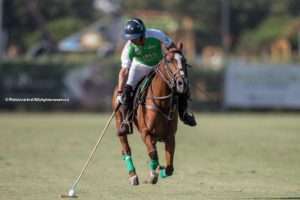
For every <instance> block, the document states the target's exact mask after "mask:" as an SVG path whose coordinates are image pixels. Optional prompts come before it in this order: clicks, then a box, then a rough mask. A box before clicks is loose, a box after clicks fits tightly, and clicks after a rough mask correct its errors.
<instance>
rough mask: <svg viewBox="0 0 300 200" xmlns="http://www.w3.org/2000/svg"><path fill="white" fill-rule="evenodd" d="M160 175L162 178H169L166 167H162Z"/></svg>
mask: <svg viewBox="0 0 300 200" xmlns="http://www.w3.org/2000/svg"><path fill="white" fill-rule="evenodd" d="M159 176H160V178H167V177H168V175H167V172H166V169H165V168H162V169H160V170H159Z"/></svg>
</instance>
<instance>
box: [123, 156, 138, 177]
mask: <svg viewBox="0 0 300 200" xmlns="http://www.w3.org/2000/svg"><path fill="white" fill-rule="evenodd" d="M123 160H124V161H125V165H126V168H127V171H128V172H129V173H130V172H134V171H135V168H134V165H133V161H132V158H131V156H130V155H123Z"/></svg>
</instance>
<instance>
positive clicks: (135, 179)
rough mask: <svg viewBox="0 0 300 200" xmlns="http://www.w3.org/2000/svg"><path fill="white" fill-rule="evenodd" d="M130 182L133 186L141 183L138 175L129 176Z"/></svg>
mask: <svg viewBox="0 0 300 200" xmlns="http://www.w3.org/2000/svg"><path fill="white" fill-rule="evenodd" d="M129 183H130V185H133V186H136V185H139V177H138V176H137V175H134V176H131V177H129Z"/></svg>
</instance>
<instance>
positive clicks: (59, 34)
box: [24, 17, 87, 47]
mask: <svg viewBox="0 0 300 200" xmlns="http://www.w3.org/2000/svg"><path fill="white" fill-rule="evenodd" d="M86 24H87V23H86V22H84V21H82V20H80V19H76V18H71V17H66V18H60V19H57V20H53V21H50V22H49V23H48V24H47V25H46V27H47V29H48V30H49V32H50V33H51V34H52V35H53V37H54V38H53V39H54V41H56V42H58V41H59V40H61V39H63V38H64V37H67V36H69V35H71V34H74V33H75V32H77V31H80V29H81V28H83V27H84V26H85V25H86ZM41 34H42V33H41V32H40V31H38V30H37V31H35V32H33V33H30V34H26V36H25V38H24V40H25V44H26V46H27V47H30V46H32V45H34V44H36V43H37V42H38V41H40V40H41V38H42V35H41Z"/></svg>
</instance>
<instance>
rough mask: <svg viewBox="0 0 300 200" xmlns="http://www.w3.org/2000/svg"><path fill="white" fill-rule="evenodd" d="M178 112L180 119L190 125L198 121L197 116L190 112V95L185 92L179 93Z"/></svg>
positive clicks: (194, 124)
mask: <svg viewBox="0 0 300 200" xmlns="http://www.w3.org/2000/svg"><path fill="white" fill-rule="evenodd" d="M178 104H179V105H178V112H179V118H180V120H181V121H182V122H183V123H184V124H186V125H188V126H196V125H197V122H196V119H195V116H194V115H193V114H192V113H189V112H188V111H187V110H188V96H187V95H185V94H181V95H179V101H178Z"/></svg>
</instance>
